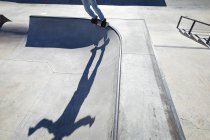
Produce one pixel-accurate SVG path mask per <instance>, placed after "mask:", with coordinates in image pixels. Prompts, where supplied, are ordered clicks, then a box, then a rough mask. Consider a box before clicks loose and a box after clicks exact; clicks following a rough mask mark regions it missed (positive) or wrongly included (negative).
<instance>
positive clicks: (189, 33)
mask: <svg viewBox="0 0 210 140" xmlns="http://www.w3.org/2000/svg"><path fill="white" fill-rule="evenodd" d="M182 18H185V19H188V20H192V21H193V23H192V25H191V27H190V30H189V31H188V35H191V32H192V30H193V27H194V26H195V23H201V24H203V25H207V26H210V24H207V23H204V22H201V21H198V20H195V19H192V18H189V17H185V16H181V17H180V19H179V22H178V24H177V27H176V28H177V29H179V25H180V23H181V21H182ZM209 43H210V36H209V38H208V40H207V41H206V44H207V45H209ZM209 46H210V45H209Z"/></svg>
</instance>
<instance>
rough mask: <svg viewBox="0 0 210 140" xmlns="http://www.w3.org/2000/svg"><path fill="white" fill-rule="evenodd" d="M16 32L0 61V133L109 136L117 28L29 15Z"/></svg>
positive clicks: (10, 135) (104, 139)
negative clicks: (12, 45)
mask: <svg viewBox="0 0 210 140" xmlns="http://www.w3.org/2000/svg"><path fill="white" fill-rule="evenodd" d="M5 27H6V26H5ZM5 27H3V28H5ZM6 28H9V27H8V25H7V27H6ZM0 33H1V32H0ZM1 34H2V36H3V35H4V36H6V35H7V36H8V37H9V35H8V34H12V32H10V33H3V32H2V33H1ZM19 36H20V35H19ZM21 36H22V37H23V38H22V39H21V40H18V41H16V44H18V47H17V48H16V49H15V51H14V52H13V53H12V54H11V55H10V56H9V58H7V59H6V60H1V61H0V64H1V69H0V74H1V75H0V83H1V86H0V91H1V97H0V107H1V110H0V114H1V121H0V126H4V128H2V129H3V130H4V131H1V132H0V133H1V136H0V138H1V139H56V140H61V139H68V140H76V139H78V140H79V139H82V140H94V139H96V140H99V139H100V140H108V139H110V140H111V139H112V137H113V129H114V117H115V104H116V93H117V92H118V84H119V82H118V71H119V56H120V47H121V39H120V37H119V35H118V33H117V32H116V31H115V30H114V29H113V28H111V27H108V28H106V29H104V28H101V27H98V26H96V25H93V24H90V21H89V20H86V19H71V18H56V17H35V16H33V17H31V18H30V26H29V29H28V36H26V35H24V34H21ZM26 37H27V43H26V40H25V39H26ZM25 44H27V47H26V46H25ZM3 108H5V109H3ZM11 113H12V115H11ZM7 132H9V133H7Z"/></svg>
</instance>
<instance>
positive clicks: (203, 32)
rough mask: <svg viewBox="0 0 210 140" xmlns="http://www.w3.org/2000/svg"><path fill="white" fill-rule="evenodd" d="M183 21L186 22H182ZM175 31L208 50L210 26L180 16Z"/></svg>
mask: <svg viewBox="0 0 210 140" xmlns="http://www.w3.org/2000/svg"><path fill="white" fill-rule="evenodd" d="M183 19H184V20H186V21H185V22H183ZM187 22H188V23H187ZM181 24H182V25H181ZM198 24H199V26H198ZM195 25H197V27H195ZM180 26H182V27H180ZM202 26H203V27H202ZM177 29H178V30H179V32H180V33H181V34H182V35H184V36H186V37H188V38H190V39H192V40H194V41H196V42H198V43H200V44H202V45H204V46H206V47H208V48H210V24H207V23H204V22H201V21H198V20H195V19H191V18H188V17H184V16H181V17H180V19H179V22H178V24H177Z"/></svg>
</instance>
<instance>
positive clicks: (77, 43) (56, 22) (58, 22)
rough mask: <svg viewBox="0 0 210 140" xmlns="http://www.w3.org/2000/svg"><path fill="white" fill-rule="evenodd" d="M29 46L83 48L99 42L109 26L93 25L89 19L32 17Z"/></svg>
mask: <svg viewBox="0 0 210 140" xmlns="http://www.w3.org/2000/svg"><path fill="white" fill-rule="evenodd" d="M29 29H30V30H29V33H28V39H27V46H33V47H56V48H71V49H72V48H82V47H88V46H90V45H93V44H97V43H98V42H99V41H100V40H101V39H103V38H104V37H106V35H107V32H108V31H109V30H110V27H109V28H106V29H104V28H101V27H98V26H93V25H92V24H91V23H90V21H89V20H85V19H76V18H75V19H70V18H59V17H58V18H51V17H36V16H31V17H30V24H29Z"/></svg>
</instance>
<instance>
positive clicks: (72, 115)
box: [28, 37, 109, 140]
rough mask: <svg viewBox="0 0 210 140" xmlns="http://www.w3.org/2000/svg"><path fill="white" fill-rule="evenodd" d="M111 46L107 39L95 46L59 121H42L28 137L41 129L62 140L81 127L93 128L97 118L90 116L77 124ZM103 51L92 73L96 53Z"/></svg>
mask: <svg viewBox="0 0 210 140" xmlns="http://www.w3.org/2000/svg"><path fill="white" fill-rule="evenodd" d="M108 44H109V39H107V37H105V38H104V43H103V44H102V45H101V46H98V44H96V45H95V48H93V49H92V50H91V53H92V55H91V57H90V59H89V61H88V63H87V65H86V67H85V70H84V72H83V74H82V77H81V79H80V81H79V84H78V87H77V90H76V91H75V93H74V95H73V97H72V98H71V100H70V102H69V104H68V105H67V107H66V108H65V110H64V112H63V113H62V115H61V116H60V117H59V118H58V119H57V121H55V122H53V121H52V120H48V119H46V118H44V119H42V120H41V121H40V122H39V123H38V124H37V125H36V126H35V127H31V128H29V131H28V136H31V135H32V134H33V133H35V132H36V131H37V130H38V129H40V128H46V129H47V130H48V132H49V133H52V134H53V135H54V138H53V140H61V139H62V138H63V137H64V136H69V135H71V134H72V133H73V132H74V131H75V130H77V129H78V128H80V127H81V126H86V125H89V127H91V126H92V125H93V123H94V121H95V117H91V116H90V115H88V116H86V117H84V118H82V119H80V120H79V121H77V122H75V120H76V118H77V116H78V114H79V111H80V109H81V106H82V104H83V103H84V101H85V99H86V98H87V96H88V94H89V92H90V89H91V87H92V85H93V82H94V79H95V77H96V74H97V70H98V68H99V66H100V64H101V62H102V59H103V56H104V52H105V48H106V46H107V45H108ZM99 50H101V53H100V56H99V58H98V60H97V63H96V65H95V67H94V69H93V71H92V72H91V74H89V73H90V68H91V66H92V64H93V61H94V59H95V57H96V52H97V51H99ZM88 75H90V76H89V77H88Z"/></svg>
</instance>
